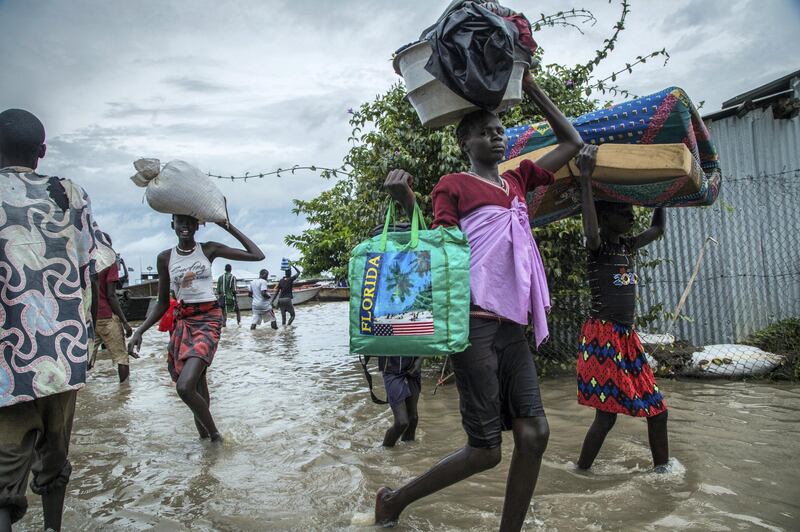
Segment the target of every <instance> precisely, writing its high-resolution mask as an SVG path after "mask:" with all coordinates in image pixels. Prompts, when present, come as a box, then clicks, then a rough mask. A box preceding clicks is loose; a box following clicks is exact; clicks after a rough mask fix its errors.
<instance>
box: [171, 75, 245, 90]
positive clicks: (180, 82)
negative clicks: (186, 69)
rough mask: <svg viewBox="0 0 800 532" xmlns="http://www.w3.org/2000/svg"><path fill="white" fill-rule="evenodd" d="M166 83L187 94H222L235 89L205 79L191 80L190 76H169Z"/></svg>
mask: <svg viewBox="0 0 800 532" xmlns="http://www.w3.org/2000/svg"><path fill="white" fill-rule="evenodd" d="M163 81H164V83H166V84H167V85H172V86H173V87H177V88H178V89H181V90H184V91H186V92H199V93H205V94H207V93H214V94H216V93H220V92H231V91H233V90H234V89H233V87H230V86H228V85H223V84H221V83H214V82H212V81H207V80H204V79H197V78H191V77H188V76H168V77H166V78H164V80H163Z"/></svg>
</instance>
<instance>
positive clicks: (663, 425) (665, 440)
mask: <svg viewBox="0 0 800 532" xmlns="http://www.w3.org/2000/svg"><path fill="white" fill-rule="evenodd" d="M667 418H668V411H667V410H665V411H663V412H661V413H660V414H658V415H657V416H653V417H649V418H647V439H648V441H649V443H650V452H651V453H652V455H653V471H655V472H656V473H667V472H668V471H669V435H668V434H667Z"/></svg>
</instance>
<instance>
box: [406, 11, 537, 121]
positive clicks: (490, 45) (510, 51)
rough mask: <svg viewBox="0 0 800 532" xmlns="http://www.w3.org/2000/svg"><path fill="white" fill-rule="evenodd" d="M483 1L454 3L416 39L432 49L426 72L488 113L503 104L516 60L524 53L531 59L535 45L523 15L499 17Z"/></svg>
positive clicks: (511, 13) (510, 14) (514, 14)
mask: <svg viewBox="0 0 800 532" xmlns="http://www.w3.org/2000/svg"><path fill="white" fill-rule="evenodd" d="M485 3H487V2H484V1H483V0H474V1H468V0H454V1H453V2H452V3H451V4H450V5H449V6H448V7H447V9H446V10H445V12H444V13H443V14H442V16H441V17H440V18H439V20H438V21H437V22H436V24H434V25H433V26H431V27H430V28H427V29H426V30H425V31H424V32H423V33H422V35H421V37H420V39H421V40H428V41H429V42H430V44H431V47H432V49H433V53H432V54H431V57H430V59H429V60H428V64H427V65H425V69H426V70H427V71H428V72H429V73H430V74H431V75H432V76H433V77H435V78H436V79H438V80H439V81H441V82H442V83H444V84H445V85H446V86H447V87H448V88H449V89H450V90H452V91H453V92H455V93H456V94H458V95H459V96H461V97H462V98H464V99H465V100H467V101H468V102H470V103H472V104H474V105H476V106H477V107H480V108H481V109H486V110H489V111H491V110H494V109H496V108H497V107H498V106H499V105H500V103H501V102H502V100H503V96H504V94H505V92H506V88H507V87H508V82H509V79H510V78H511V70H512V68H513V66H514V59H515V56H516V57H519V54H520V52H523V55H524V56H525V57H526V59H527V60H528V61H530V57H531V55H532V54H533V53H534V52H535V51H536V47H537V46H536V42H535V41H534V40H533V35H532V31H531V25H530V23H529V22H528V20H527V19H526V18H525V16H524V15H521V14H519V13H514V12H513V11H510V10H507V9H505V8H501V10H500V12H501V14H502V15H504V16H500V15H498V14H495V13H494V12H492V11H490V10H489V9H487V8H486V7H484V6H483V5H482V4H485ZM515 48H516V51H515Z"/></svg>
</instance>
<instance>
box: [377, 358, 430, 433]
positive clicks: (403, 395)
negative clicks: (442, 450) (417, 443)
mask: <svg viewBox="0 0 800 532" xmlns="http://www.w3.org/2000/svg"><path fill="white" fill-rule="evenodd" d="M378 368H379V369H380V370H381V372H382V373H383V387H384V388H385V389H386V396H387V398H388V401H389V406H390V407H391V409H392V414H393V415H394V423H393V424H392V426H391V427H389V429H388V430H387V431H386V434H385V435H384V437H383V446H384V447H394V446H395V444H396V443H397V440H398V439H402V440H403V441H414V438H415V436H416V431H417V422H418V421H419V416H418V414H417V402H418V401H419V394H420V392H421V391H422V377H421V371H422V357H380V358H379V359H378Z"/></svg>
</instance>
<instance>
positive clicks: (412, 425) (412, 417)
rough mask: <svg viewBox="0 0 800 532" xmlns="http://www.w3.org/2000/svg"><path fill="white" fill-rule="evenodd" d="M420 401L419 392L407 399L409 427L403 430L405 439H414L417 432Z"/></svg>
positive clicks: (403, 438)
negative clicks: (418, 404)
mask: <svg viewBox="0 0 800 532" xmlns="http://www.w3.org/2000/svg"><path fill="white" fill-rule="evenodd" d="M418 402H419V393H412V395H411V397H409V398H408V399H406V403H405V405H406V412H408V427H406V430H405V432H403V437H402V438H401V439H402V440H403V441H414V438H415V437H416V434H417V423H419V413H418V412H417V403H418Z"/></svg>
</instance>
